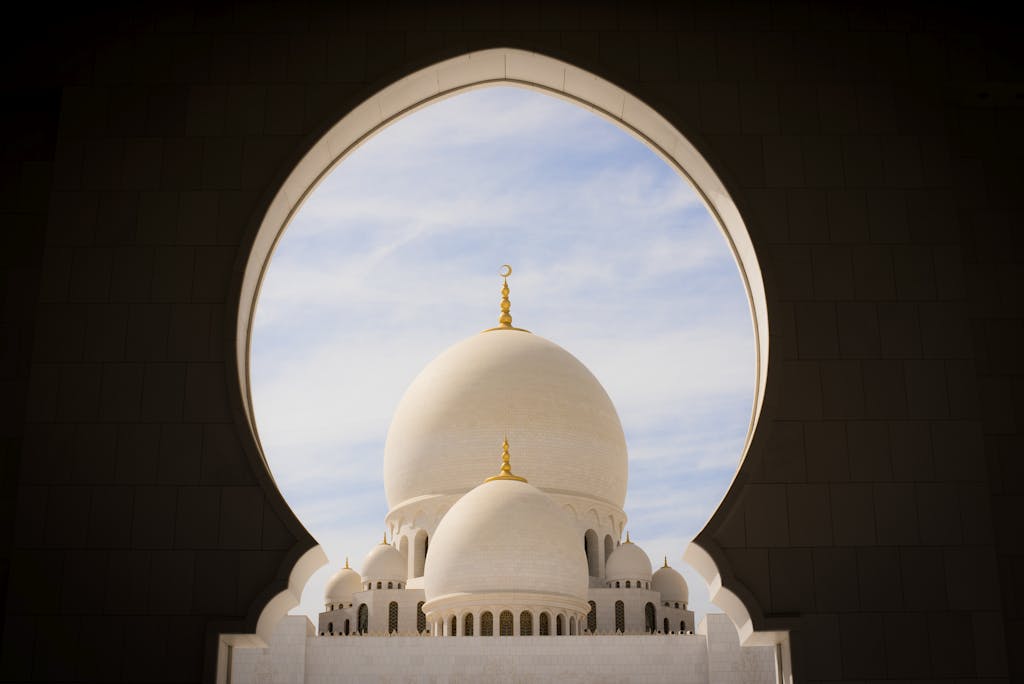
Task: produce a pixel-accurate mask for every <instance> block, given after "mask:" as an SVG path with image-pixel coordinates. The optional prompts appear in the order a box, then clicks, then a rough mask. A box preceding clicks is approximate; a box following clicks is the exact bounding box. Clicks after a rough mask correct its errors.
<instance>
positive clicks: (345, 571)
mask: <svg viewBox="0 0 1024 684" xmlns="http://www.w3.org/2000/svg"><path fill="white" fill-rule="evenodd" d="M362 581H363V580H362V578H361V577H359V573H358V572H356V571H355V570H353V569H352V568H342V569H341V570H339V571H338V572H336V573H334V574H333V575H332V576H331V579H329V580H327V586H326V587H325V588H324V602H325V603H348V602H350V601H351V600H352V594H354V593H356V592H357V591H361V590H362V588H363V586H362Z"/></svg>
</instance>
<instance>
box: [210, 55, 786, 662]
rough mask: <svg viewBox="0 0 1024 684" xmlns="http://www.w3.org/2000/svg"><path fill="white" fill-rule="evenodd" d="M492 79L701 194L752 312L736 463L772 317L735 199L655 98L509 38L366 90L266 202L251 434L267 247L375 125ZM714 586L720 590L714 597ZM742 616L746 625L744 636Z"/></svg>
mask: <svg viewBox="0 0 1024 684" xmlns="http://www.w3.org/2000/svg"><path fill="white" fill-rule="evenodd" d="M496 83H509V84H514V85H518V86H522V87H526V88H531V89H535V90H540V91H543V92H545V93H547V94H550V95H554V96H557V97H560V98H563V99H567V100H569V101H572V102H575V103H576V104H579V105H582V106H584V107H586V108H588V109H590V110H591V111H594V112H595V113H597V114H598V115H600V116H602V117H604V118H606V119H608V120H610V121H612V122H614V123H615V124H617V125H618V126H620V127H622V128H623V129H625V130H627V131H628V132H630V133H632V134H633V135H634V136H636V137H637V138H638V139H640V140H641V141H643V142H644V143H645V144H646V145H648V146H649V147H650V148H651V149H652V150H653V151H655V152H656V153H657V154H658V155H659V156H660V157H661V158H662V159H663V160H664V161H665V162H666V163H668V164H669V165H670V166H672V167H673V168H675V169H676V170H677V171H678V172H679V174H680V175H682V176H683V177H684V178H686V179H687V181H688V182H689V183H690V184H691V185H692V186H693V187H694V188H695V189H696V190H697V192H698V194H699V195H700V196H701V198H702V199H703V200H704V202H705V204H706V206H707V208H708V210H709V211H710V213H711V214H712V216H713V217H714V218H715V220H716V222H717V224H718V225H719V227H720V228H721V229H722V231H723V234H724V235H725V237H726V240H727V242H728V244H729V246H730V248H731V250H732V252H733V254H734V256H735V257H736V260H737V262H738V263H739V266H740V270H741V273H742V275H743V282H744V285H745V288H746V292H747V296H748V299H749V303H750V306H751V310H752V312H753V323H754V325H753V328H754V339H755V347H756V367H755V393H754V405H753V410H752V412H751V416H750V421H749V429H748V432H747V441H746V446H745V447H744V450H743V454H742V455H741V463H742V456H744V455H745V453H746V448H747V447H748V446H749V443H750V439H751V437H752V435H753V433H754V429H755V427H756V425H757V420H758V416H759V415H760V412H761V407H762V403H763V400H764V390H765V383H766V364H767V359H768V336H767V330H768V327H767V321H768V318H767V310H766V299H765V295H764V284H763V282H762V279H761V274H760V269H759V267H758V264H757V258H756V255H755V253H754V249H753V245H752V244H751V241H750V238H749V236H748V234H747V232H746V229H745V227H744V224H743V220H742V217H741V215H740V213H739V210H738V208H737V207H736V205H735V203H734V202H733V201H732V199H731V198H730V196H729V194H728V192H727V191H726V188H725V186H724V184H723V182H722V181H721V179H719V177H718V176H717V175H716V174H715V172H714V171H713V170H712V168H711V166H710V165H709V164H708V162H707V161H706V160H705V159H704V158H703V157H702V156H701V155H700V153H699V152H698V151H697V149H696V148H695V147H694V146H693V145H692V144H691V143H690V142H689V141H688V140H686V138H684V137H683V135H682V134H681V133H680V132H679V131H677V130H676V129H675V128H674V127H673V126H672V125H670V124H669V123H668V122H667V121H666V120H665V119H664V118H663V117H661V116H660V115H659V114H658V113H657V112H655V110H654V109H653V108H651V107H650V106H648V105H647V104H645V103H643V102H641V101H639V100H638V99H636V98H635V97H633V96H632V95H630V94H629V93H627V92H625V91H624V90H622V89H621V88H619V87H618V86H615V85H614V84H612V83H610V82H608V81H605V80H603V79H601V78H599V77H597V76H594V75H593V74H590V73H588V72H586V71H583V70H582V69H579V68H577V67H574V66H572V65H568V64H566V63H564V62H560V61H558V60H555V59H553V58H550V57H547V56H544V55H540V54H537V53H532V52H526V51H522V50H516V49H507V48H499V49H494V50H487V51H483V52H478V53H471V54H467V55H463V56H461V57H456V58H453V59H450V60H446V61H444V62H441V63H439V64H436V65H433V66H431V67H428V68H426V69H422V70H420V71H417V72H415V73H413V74H410V75H409V76H406V77H405V78H403V79H401V80H399V81H397V82H396V83H394V84H392V85H391V86H389V87H387V88H385V89H383V90H381V91H380V92H378V93H377V94H375V95H374V96H372V97H370V98H369V99H367V100H366V101H365V102H364V103H362V104H361V105H359V106H358V107H356V108H355V109H354V110H352V111H351V112H350V113H349V114H347V115H346V116H345V117H343V118H342V119H341V121H339V122H338V124H336V125H335V126H334V127H333V128H331V129H330V130H329V131H328V132H327V133H326V134H325V135H324V136H323V137H322V138H320V140H318V141H317V142H316V143H315V144H314V145H313V146H312V148H311V149H310V150H309V152H308V153H307V154H306V155H305V157H304V158H303V159H302V161H301V162H300V163H299V164H298V165H297V166H296V168H295V169H294V170H293V171H292V173H291V174H290V175H289V176H288V178H287V180H286V181H285V183H284V184H283V185H282V187H281V189H280V190H279V191H278V193H277V194H276V195H275V197H274V198H273V200H272V201H271V202H270V205H269V208H268V210H267V212H266V214H265V215H264V217H263V220H262V221H261V224H260V226H259V228H258V230H257V232H256V235H255V240H254V242H253V249H252V251H251V253H250V255H249V259H248V261H247V263H246V264H245V266H244V271H243V274H242V278H241V284H240V289H241V292H240V306H239V311H238V317H237V320H236V325H237V329H236V337H235V344H236V354H237V373H238V382H239V386H240V387H241V389H242V399H243V404H244V407H245V411H246V419H247V421H248V423H249V427H250V429H251V430H252V432H253V434H254V435H256V439H257V443H259V438H258V433H257V431H256V423H255V418H254V415H253V409H252V399H251V388H250V384H249V365H248V364H249V346H250V344H251V333H252V324H253V314H254V311H255V302H256V297H257V295H258V292H259V288H260V284H261V282H262V279H263V277H264V275H265V272H266V267H267V265H268V263H269V257H270V254H271V252H272V251H273V248H274V245H275V244H276V242H277V240H278V239H279V237H280V235H281V233H282V232H283V230H284V228H285V226H286V225H287V224H288V222H289V220H290V219H291V217H292V216H293V215H294V213H295V211H296V210H297V208H298V207H299V205H301V203H302V202H303V201H304V200H305V198H306V197H307V196H308V195H309V193H310V192H312V190H313V189H314V188H315V187H316V186H317V184H318V183H319V182H320V181H321V180H323V178H324V177H325V175H326V174H327V173H328V172H329V171H330V170H331V169H332V168H334V167H335V166H336V165H337V164H339V163H341V161H343V160H344V159H345V158H346V156H347V155H348V154H350V153H351V152H352V151H353V150H354V149H356V148H357V147H358V146H359V145H360V144H361V143H362V142H364V141H365V140H366V139H368V138H369V137H370V136H372V135H373V134H374V133H375V132H376V131H378V130H380V129H381V128H383V127H385V126H387V125H389V124H390V123H392V122H393V121H395V120H397V119H399V118H401V117H403V116H406V115H407V114H409V113H411V112H414V111H416V110H418V109H419V108H422V107H424V106H427V105H428V104H430V103H432V102H434V101H436V100H438V99H441V98H446V97H449V96H452V95H454V94H457V93H459V92H462V91H464V90H468V89H472V88H476V87H481V86H486V85H494V84H496ZM311 554H312V555H311ZM307 556H308V560H307V562H306V566H308V565H309V564H311V563H313V562H315V560H317V556H316V554H315V553H313V552H311V553H310V554H307ZM320 556H322V554H320ZM687 560H688V561H689V562H690V563H691V564H693V565H694V566H695V567H697V569H698V570H699V571H700V572H701V573H702V574H703V575H704V576H705V578H706V579H707V580H708V583H709V585H710V586H711V587H712V600H714V601H715V602H716V603H717V604H718V605H719V606H721V607H723V608H724V609H725V610H726V611H727V613H728V614H729V615H730V617H731V618H732V619H733V621H734V622H735V623H736V624H737V626H739V627H741V638H744V639H745V638H747V637H749V632H752V622H751V619H750V614H749V612H748V611H747V609H746V607H745V606H744V605H743V601H741V600H739V599H738V598H736V599H735V600H732V599H731V598H730V597H732V596H735V595H734V594H732V593H731V592H728V590H724V589H722V587H721V583H720V581H718V580H717V578H718V569H717V566H716V565H715V563H714V561H713V560H712V558H711V556H710V555H709V554H708V553H707V552H706V551H704V550H703V549H700V547H697V546H692V547H691V550H690V551H688V553H687ZM306 570H308V567H305V566H304V570H303V572H304V573H305V574H306V577H308V572H306ZM300 574H301V573H300ZM295 584H296V583H291V584H290V586H289V589H287V590H285V591H283V592H281V594H279V595H278V596H277V597H275V598H274V599H273V600H272V601H271V602H270V603H269V604H268V606H267V607H266V608H265V609H264V611H263V613H262V614H261V617H260V624H261V627H260V628H258V630H257V633H258V636H259V638H262V639H265V638H266V636H267V635H268V634H269V629H270V628H271V627H272V625H273V624H274V623H275V622H276V621H277V619H279V618H280V617H281V616H282V615H283V614H284V613H285V612H286V611H287V610H288V609H289V608H290V607H291V606H294V605H296V604H297V603H298V596H299V590H300V588H301V586H302V585H301V583H299V584H298V586H297V587H296V586H295ZM297 589H298V590H297ZM719 595H721V596H722V598H724V599H725V600H724V601H720V600H719ZM744 625H748V626H750V629H749V630H747V632H748V633H747V635H746V637H744V630H743V627H744ZM784 638H785V634H784V633H772V634H771V635H766V636H764V639H767V640H769V641H774V642H778V641H780V640H782V639H784ZM223 641H224V643H225V644H230V643H252V642H246V641H244V639H240V640H235V638H234V637H233V636H231V635H225V637H224V638H223Z"/></svg>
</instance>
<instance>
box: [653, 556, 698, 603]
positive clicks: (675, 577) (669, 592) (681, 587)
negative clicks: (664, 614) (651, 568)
mask: <svg viewBox="0 0 1024 684" xmlns="http://www.w3.org/2000/svg"><path fill="white" fill-rule="evenodd" d="M651 589H653V590H654V591H656V592H658V593H659V594H661V600H662V601H678V602H679V603H683V604H686V603H689V602H690V589H689V587H687V586H686V580H685V579H683V576H682V575H680V574H679V573H678V572H677V571H676V569H675V568H670V567H669V566H668V561H667V560H666V562H665V565H664V566H663V567H660V568H658V571H657V572H655V573H654V578H653V579H652V580H651Z"/></svg>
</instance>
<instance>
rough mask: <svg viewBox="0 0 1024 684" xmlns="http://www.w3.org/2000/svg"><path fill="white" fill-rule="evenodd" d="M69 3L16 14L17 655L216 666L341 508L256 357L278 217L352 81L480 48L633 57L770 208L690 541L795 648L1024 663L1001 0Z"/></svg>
mask: <svg viewBox="0 0 1024 684" xmlns="http://www.w3.org/2000/svg"><path fill="white" fill-rule="evenodd" d="M77 12H78V14H74V13H71V14H68V13H67V12H64V13H58V12H57V11H56V10H55V8H50V7H29V8H26V9H23V10H22V14H21V15H17V14H13V15H11V16H10V17H9V18H8V19H9V20H8V21H7V22H6V26H5V31H4V34H5V40H4V42H3V48H2V49H3V52H2V54H3V60H4V66H5V67H6V69H5V72H6V73H7V74H8V75H9V78H7V79H6V81H5V83H6V85H5V88H4V95H3V98H4V99H3V104H4V107H3V111H2V112H0V117H2V120H3V123H4V124H5V126H4V129H3V130H4V132H5V134H4V138H5V139H4V145H3V146H2V150H0V178H2V179H3V182H2V194H0V212H2V216H3V230H2V231H0V245H2V247H0V268H2V269H3V273H2V276H3V280H2V281H0V287H2V288H3V289H2V295H3V296H2V299H0V303H2V307H3V308H2V312H3V313H2V325H3V339H4V346H3V347H2V352H3V353H2V354H0V361H2V363H0V383H2V388H3V390H2V393H0V396H2V397H3V405H2V406H3V411H2V414H0V416H2V417H0V438H2V439H0V454H2V457H3V460H2V462H0V505H2V507H3V510H4V512H5V513H6V515H5V517H4V524H3V525H2V526H0V531H2V533H0V582H2V583H3V587H2V589H3V591H2V593H0V596H2V597H3V598H2V600H3V601H4V620H3V622H2V630H3V633H2V638H3V646H2V653H0V678H2V679H3V680H4V681H158V680H159V681H198V680H200V679H204V678H205V679H206V680H208V681H209V680H211V678H212V677H213V667H214V660H215V651H214V645H215V642H216V635H217V634H218V633H219V632H222V631H246V632H248V631H252V630H253V627H254V625H255V620H256V617H257V616H258V615H259V612H260V610H261V608H262V606H263V605H265V603H266V601H267V600H268V599H269V598H270V597H271V596H273V595H274V594H275V593H276V592H278V591H280V590H281V589H282V588H283V587H284V583H285V580H286V578H287V575H288V572H289V571H290V569H291V567H292V565H293V564H294V562H295V560H296V558H297V557H298V556H299V555H301V553H302V552H303V551H305V550H306V549H308V548H309V547H310V546H311V545H312V544H313V543H315V542H314V541H313V540H312V539H311V538H310V536H309V535H308V533H306V531H305V530H304V529H303V528H302V526H301V523H299V521H297V520H296V519H295V518H294V516H293V515H292V514H291V512H290V511H289V509H288V508H287V506H286V505H285V503H284V502H283V501H282V499H281V497H280V495H279V494H278V492H277V490H276V488H275V487H274V485H273V483H272V481H271V479H270V478H269V476H268V474H267V472H266V470H265V468H264V467H263V464H262V460H261V458H260V455H259V453H258V450H257V447H256V444H255V441H254V439H253V437H252V435H251V434H250V433H249V431H248V429H247V427H246V424H245V421H244V417H243V413H242V406H241V400H240V397H239V389H238V384H237V382H236V380H235V379H234V377H233V368H234V363H235V359H234V339H233V338H234V335H235V328H234V314H235V311H236V308H237V296H238V295H237V288H238V277H239V268H240V265H241V263H242V261H243V260H244V258H245V256H246V254H247V248H248V247H247V246H248V244H250V242H251V240H252V237H253V232H254V228H255V225H256V224H257V222H258V221H259V219H260V217H261V214H262V211H263V210H264V209H265V208H266V206H267V204H268V202H269V199H270V197H271V196H272V194H273V193H274V192H275V190H276V189H277V187H278V185H279V184H280V182H281V181H282V180H283V178H284V177H285V175H287V173H288V172H289V171H290V169H291V168H292V166H293V165H294V163H295V162H296V161H297V160H298V159H299V158H300V157H301V155H302V153H303V152H304V150H305V149H306V148H308V146H309V145H310V144H311V143H312V141H314V140H315V139H316V138H317V136H318V135H319V134H320V133H321V132H322V131H324V130H325V129H326V128H327V127H329V126H330V125H332V124H333V123H334V122H336V121H337V120H338V119H339V118H340V117H341V116H342V115H343V114H344V113H345V112H346V111H348V110H349V109H351V108H352V107H353V106H355V105H357V104H358V103H359V102H360V101H361V100H362V99H364V98H365V97H367V96H369V95H370V94H372V93H373V92H374V91H375V90H377V89H378V88H380V87H382V86H383V85H386V84H387V83H388V82H390V81H392V80H394V79H396V78H398V77H400V76H402V75H404V74H406V73H409V72H411V71H413V70H415V69H416V68H419V67H422V66H425V65H428V64H430V63H431V62H433V61H436V60H439V59H443V58H445V57H449V56H454V55H456V54H460V53H462V52H465V51H467V50H473V49H481V48H489V47H519V48H525V49H533V50H537V51H540V52H544V53H547V54H549V55H551V56H554V57H558V58H560V59H564V60H565V61H568V62H571V63H574V64H577V65H578V66H581V67H583V68H586V69H589V70H591V71H593V72H595V73H597V74H599V75H601V76H603V77H605V78H607V79H609V80H611V81H613V82H615V83H617V84H619V85H621V86H623V87H624V88H626V89H627V90H629V91H631V92H633V93H634V94H636V95H637V96H638V97H640V98H641V99H643V100H645V101H646V102H648V103H649V104H651V105H652V106H653V107H654V108H655V109H657V110H658V111H659V112H660V113H661V114H662V115H664V116H665V117H666V118H667V119H669V120H670V121H672V122H673V123H674V124H675V125H676V126H677V127H678V128H679V129H680V130H681V131H682V132H683V133H684V134H686V135H687V136H688V137H690V139H691V140H692V141H693V142H694V143H695V144H696V145H697V146H698V147H699V148H700V149H701V151H702V152H703V153H704V154H705V156H706V157H707V158H708V159H709V160H710V161H711V162H712V165H713V166H714V167H715V168H716V169H717V170H718V172H719V174H720V175H721V176H722V178H723V179H724V180H725V182H726V184H727V186H728V187H729V189H730V191H731V193H732V194H733V197H734V199H735V200H736V203H737V205H738V206H739V207H740V210H741V211H742V212H743V214H744V216H745V219H746V221H747V224H748V226H749V229H750V232H751V237H752V239H753V242H754V245H755V248H756V249H757V251H758V257H759V260H760V262H761V265H762V269H763V275H764V278H765V281H766V289H767V295H768V311H769V320H770V336H771V360H770V364H769V370H768V372H769V384H768V391H767V395H766V405H765V410H764V413H763V417H762V421H761V424H760V427H759V429H758V432H757V434H756V435H755V437H754V443H753V446H752V449H751V452H750V454H749V456H748V458H747V460H746V461H745V463H744V465H743V468H742V470H741V473H740V476H739V477H738V479H737V483H736V485H735V486H734V487H733V489H732V490H731V491H730V493H729V495H728V496H727V498H726V501H725V502H724V504H723V506H722V507H721V509H720V510H719V511H718V513H717V514H716V515H715V517H714V518H713V520H712V522H711V523H710V524H709V525H708V528H707V529H705V530H704V532H703V533H702V534H701V536H700V538H699V541H700V543H701V544H702V545H703V546H705V547H706V548H707V549H709V551H711V552H712V553H713V555H714V556H715V557H716V560H717V561H718V563H719V566H720V568H721V570H722V574H723V577H724V581H725V584H726V586H728V587H729V588H731V589H733V590H734V591H735V592H736V593H738V594H740V595H741V596H742V597H744V598H745V599H746V602H747V605H748V607H749V608H750V610H751V613H752V614H753V615H754V616H755V619H756V622H757V625H758V627H760V628H762V629H777V628H785V629H791V630H792V643H793V654H794V667H795V670H796V674H797V678H798V680H799V681H807V682H810V681H834V680H843V681H863V680H872V679H923V680H943V679H957V680H973V679H989V678H991V679H996V680H999V679H1003V680H1006V679H1008V678H1010V677H1015V678H1020V677H1022V676H1024V660H1022V658H1021V656H1020V655H1019V649H1014V648H1012V646H1013V645H1014V644H1016V643H1018V642H1019V641H1020V638H1021V637H1024V549H1022V540H1024V529H1022V527H1021V523H1020V522H1019V520H1020V519H1021V518H1022V516H1020V515H1019V511H1020V510H1021V508H1022V504H1024V492H1022V485H1021V482H1022V481H1024V477H1022V476H1024V466H1022V460H1021V455H1020V454H1021V449H1020V448H1019V433H1020V429H1021V424H1022V420H1021V418H1022V409H1024V362H1022V361H1021V352H1020V350H1021V349H1022V348H1024V329H1022V317H1021V314H1022V307H1021V303H1020V291H1021V288H1020V279H1021V268H1020V262H1021V249H1020V248H1021V237H1020V230H1019V221H1018V220H1017V213H1016V212H1017V211H1018V210H1019V209H1020V205H1021V202H1022V200H1021V191H1020V189H1021V187H1022V183H1021V180H1022V179H1021V171H1020V168H1021V164H1020V162H1021V156H1022V153H1024V125H1022V124H1024V121H1022V116H1021V113H1022V107H1024V87H1022V84H1021V59H1020V57H1021V55H1020V50H1021V48H1020V43H1021V41H1020V39H1019V37H1020V36H1019V31H1016V30H1015V27H1016V26H1018V24H1017V23H1016V22H1015V21H1014V18H1013V17H1011V16H1010V15H1009V14H1007V13H1004V14H996V13H994V12H993V11H991V9H989V10H984V8H978V7H977V6H976V5H972V6H961V7H960V8H959V9H958V10H947V9H942V8H936V7H935V6H934V5H921V6H914V5H906V4H896V5H883V4H863V5H860V4H849V3H803V4H797V3H792V4H790V3H771V4H769V3H750V4H743V3H735V4H733V3H730V4H725V3H720V2H707V3H646V4H641V3H622V4H605V3H600V4H591V3H588V4H583V3H579V4H577V3H566V2H563V3H528V2H522V3H518V2H517V3H506V4H497V3H464V4H455V3H436V4H429V3H398V4H395V3H388V4H386V5H371V4H366V5H360V4H350V5H339V4H336V3H327V2H325V3H320V4H317V3H290V4H287V5H281V6H278V5H272V4H261V5H253V4H248V3H247V4H239V5H233V6H228V5H225V6H214V5H208V4H202V3H199V4H194V5H184V4H182V5H180V6H175V7H165V8H160V9H143V8H140V7H125V8H117V9H113V8H109V9H97V8H95V7H90V8H88V9H87V10H82V9H80V10H77ZM1007 645H1009V646H1010V648H1009V649H1008V648H1007ZM1008 654H1009V656H1008Z"/></svg>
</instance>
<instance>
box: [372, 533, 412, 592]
mask: <svg viewBox="0 0 1024 684" xmlns="http://www.w3.org/2000/svg"><path fill="white" fill-rule="evenodd" d="M406 571H407V567H406V563H405V556H403V555H402V553H401V552H400V551H399V550H398V549H396V548H395V547H393V546H391V545H390V544H386V543H384V542H381V543H380V544H377V545H376V546H375V547H373V549H372V550H371V551H370V553H368V554H366V558H364V559H363V579H364V580H367V581H372V582H376V581H378V580H398V581H404V580H405V575H406Z"/></svg>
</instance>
